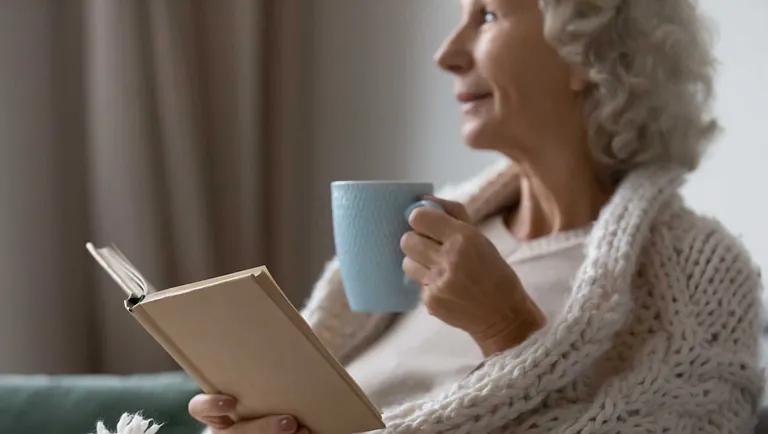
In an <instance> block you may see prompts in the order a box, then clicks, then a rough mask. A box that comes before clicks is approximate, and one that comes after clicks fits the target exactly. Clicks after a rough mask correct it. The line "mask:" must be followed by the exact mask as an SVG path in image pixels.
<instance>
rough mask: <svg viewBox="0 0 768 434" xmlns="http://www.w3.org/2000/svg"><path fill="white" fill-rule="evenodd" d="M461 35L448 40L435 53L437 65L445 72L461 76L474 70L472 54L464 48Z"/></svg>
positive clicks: (455, 35)
mask: <svg viewBox="0 0 768 434" xmlns="http://www.w3.org/2000/svg"><path fill="white" fill-rule="evenodd" d="M460 42H461V40H460V34H454V35H452V36H451V37H450V38H448V39H447V40H446V41H445V42H444V43H443V45H442V46H441V47H440V49H438V50H437V53H435V63H437V65H438V66H439V67H440V68H442V69H443V70H445V71H447V72H450V73H452V74H456V75H461V74H464V73H466V72H467V71H469V70H471V69H472V63H473V61H472V53H471V52H470V50H468V49H467V48H466V47H464V46H463V45H462V44H461V43H460Z"/></svg>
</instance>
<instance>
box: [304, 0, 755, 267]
mask: <svg viewBox="0 0 768 434" xmlns="http://www.w3.org/2000/svg"><path fill="white" fill-rule="evenodd" d="M457 5H458V2H457V0H419V1H412V0H388V1H386V2H380V1H360V0H317V1H316V2H315V3H314V11H313V18H312V27H313V29H312V40H313V41H312V43H313V47H312V49H311V50H310V51H311V52H313V56H314V59H313V61H312V68H311V71H310V72H311V74H310V75H309V78H310V83H309V84H310V87H309V88H310V89H313V94H312V95H311V113H312V122H311V127H310V128H309V129H308V131H307V132H308V134H307V135H306V137H307V138H308V139H311V140H310V142H311V144H312V149H313V154H314V155H312V158H313V164H312V167H313V173H312V174H311V177H312V180H313V186H312V189H313V195H312V197H313V201H312V204H311V209H312V212H313V215H312V217H311V220H312V223H313V227H314V228H315V229H316V230H315V231H313V232H315V234H314V235H313V238H312V240H311V246H312V251H311V253H310V254H311V258H312V262H313V265H314V266H315V267H316V268H317V267H319V266H320V264H321V263H322V261H323V260H325V259H327V258H328V256H329V255H330V254H331V251H332V249H331V230H330V210H329V207H328V202H329V195H328V183H329V182H330V181H331V180H333V179H353V178H365V179H374V178H379V179H382V178H384V179H386V178H404V179H427V180H432V181H434V182H436V183H438V184H440V183H443V182H446V181H449V180H458V179H461V178H463V177H465V176H467V175H469V174H471V173H472V172H474V171H476V170H477V169H479V168H481V167H482V166H483V165H485V164H487V163H488V162H490V161H491V159H492V158H493V157H492V156H491V155H489V154H483V153H478V152H472V151H469V150H468V149H466V148H465V147H464V146H463V145H462V142H461V139H460V136H459V133H458V111H457V107H456V104H455V103H454V100H453V97H452V92H451V81H450V78H449V77H447V76H446V75H444V74H442V73H440V72H439V71H438V70H437V68H436V67H435V66H434V65H433V63H432V56H433V53H434V51H435V50H436V49H437V47H438V46H439V45H440V43H441V41H442V39H443V38H444V36H445V35H447V34H448V33H449V31H450V30H451V28H452V27H453V26H454V24H455V23H456V21H457V19H458V16H459V10H458V6H457ZM704 5H705V7H706V8H707V10H708V11H709V12H710V13H711V14H713V15H714V16H716V17H717V19H718V22H719V25H720V29H721V42H720V43H719V45H718V47H717V49H718V55H719V56H720V57H721V59H722V62H723V63H724V65H723V69H722V71H721V76H720V81H719V82H718V86H719V93H720V98H719V101H718V112H719V114H720V115H721V117H722V121H723V124H724V125H725V127H726V128H727V133H726V134H725V135H724V136H723V137H722V139H721V140H720V143H719V144H718V146H717V147H715V149H714V152H713V153H712V154H711V156H710V158H709V159H708V160H707V162H706V163H705V165H704V167H703V168H702V170H701V171H700V172H698V173H696V174H695V175H694V177H693V179H692V181H691V183H690V184H689V185H688V186H687V187H686V189H685V193H686V195H687V197H688V198H689V199H690V201H691V203H692V204H693V205H694V206H695V207H696V208H698V209H700V210H702V211H704V212H707V213H711V214H714V215H716V216H718V217H720V218H721V219H722V220H723V222H724V223H725V224H726V225H727V226H728V227H729V228H730V229H731V230H732V231H734V232H735V233H737V234H740V235H743V237H744V239H745V241H746V244H747V246H748V247H749V248H750V249H751V250H752V252H753V253H754V255H755V259H756V260H758V261H759V263H761V264H762V265H763V267H765V268H768V203H766V202H765V201H764V197H766V195H764V194H761V193H762V192H763V189H768V167H764V166H763V164H765V163H763V162H768V133H765V132H764V129H763V125H764V124H766V123H768V109H766V108H765V105H766V99H768V84H766V81H768V51H766V50H768V47H766V45H768V30H767V29H768V26H765V25H764V22H766V21H767V20H768V2H766V1H765V0H730V1H728V2H724V1H723V0H705V1H704ZM757 41H763V42H762V43H758V42H757ZM760 52H762V53H763V54H762V58H761V55H760ZM759 186H762V188H759Z"/></svg>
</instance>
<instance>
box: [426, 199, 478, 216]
mask: <svg viewBox="0 0 768 434" xmlns="http://www.w3.org/2000/svg"><path fill="white" fill-rule="evenodd" d="M424 200H429V201H432V202H435V203H436V204H438V205H440V206H441V207H443V210H444V211H445V213H446V214H448V215H449V216H451V217H453V218H455V219H456V220H460V221H462V222H464V223H472V219H471V218H469V213H467V209H466V208H465V207H464V205H463V204H461V203H459V202H455V201H452V200H446V199H440V198H438V197H435V196H430V195H427V196H424Z"/></svg>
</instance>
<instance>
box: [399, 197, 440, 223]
mask: <svg viewBox="0 0 768 434" xmlns="http://www.w3.org/2000/svg"><path fill="white" fill-rule="evenodd" d="M421 207H427V208H432V209H436V210H440V211H443V212H445V210H444V209H443V207H442V206H440V204H439V203H437V202H433V201H431V200H420V201H418V202H416V203H414V204H411V206H409V207H408V208H407V209H406V210H405V220H408V219H409V218H411V213H412V212H414V211H415V210H416V208H421Z"/></svg>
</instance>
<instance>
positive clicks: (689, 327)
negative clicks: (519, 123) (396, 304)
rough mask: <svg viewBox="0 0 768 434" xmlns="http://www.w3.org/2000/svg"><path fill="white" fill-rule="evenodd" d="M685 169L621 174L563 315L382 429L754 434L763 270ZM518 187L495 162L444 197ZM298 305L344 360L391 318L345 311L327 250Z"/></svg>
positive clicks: (474, 205) (508, 168)
mask: <svg viewBox="0 0 768 434" xmlns="http://www.w3.org/2000/svg"><path fill="white" fill-rule="evenodd" d="M684 175H685V171H684V170H682V169H678V168H675V167H666V166H655V167H645V168H641V169H637V170H635V171H634V172H632V173H631V174H629V175H628V176H627V177H626V178H625V179H624V181H623V182H622V184H621V185H620V186H619V188H618V189H617V191H616V192H615V193H614V195H613V197H612V198H611V200H610V201H609V203H608V204H607V205H606V206H605V207H604V208H603V210H602V211H601V214H600V216H599V218H598V220H597V221H596V222H595V224H594V226H593V229H592V232H591V234H590V238H589V240H588V246H587V251H586V257H585V261H584V264H583V265H582V267H581V268H580V270H579V272H578V273H577V276H576V278H575V280H574V284H573V291H572V295H571V297H570V299H569V300H568V302H567V304H566V307H565V310H564V313H563V314H562V315H561V316H560V318H559V319H558V320H557V321H556V322H555V323H553V324H551V326H550V327H547V328H546V329H545V330H542V331H540V332H538V333H535V334H533V335H532V336H531V337H530V338H529V339H527V340H526V341H525V342H523V343H522V344H521V345H519V346H517V347H515V348H512V349H509V350H507V351H506V352H504V353H502V354H498V355H496V356H493V357H491V358H489V359H487V360H486V362H485V363H484V364H483V366H481V367H480V368H478V369H477V370H476V371H474V372H473V373H472V374H471V375H469V376H468V377H467V378H466V379H464V380H463V381H462V382H460V383H458V384H456V385H455V386H454V387H452V388H451V389H450V390H449V391H447V392H445V393H444V394H442V395H440V396H438V397H436V398H433V399H428V400H422V401H418V402H407V403H402V405H401V406H399V407H397V408H394V409H390V410H387V411H385V413H384V419H385V423H386V426H387V428H386V429H384V430H382V431H381V433H380V434H406V433H408V434H410V433H417V432H418V433H457V434H458V433H473V434H474V433H477V434H479V433H589V434H596V433H619V432H620V433H630V432H637V433H641V432H642V433H648V432H658V433H686V432H696V433H699V432H701V433H705V432H706V433H750V432H752V430H753V427H754V422H755V418H756V412H757V407H758V404H759V399H760V394H761V390H762V375H761V372H760V370H759V368H758V335H759V328H760V308H759V306H760V289H761V288H760V287H761V285H760V276H759V273H758V271H757V270H756V268H755V267H754V266H753V264H752V262H751V260H750V257H749V255H748V254H747V252H746V250H745V249H744V248H743V247H742V245H741V244H740V243H739V242H738V241H737V240H736V239H734V237H732V236H731V235H729V234H728V233H727V232H726V230H725V229H724V228H723V227H722V226H721V225H720V224H718V223H717V222H715V221H713V220H710V219H707V218H703V217H700V216H698V215H696V214H695V213H693V212H692V211H690V210H689V209H688V208H686V207H685V205H684V204H683V200H682V198H681V197H680V195H679V193H678V190H679V187H680V186H681V184H682V182H683V178H684ZM518 188H519V174H518V171H517V169H516V168H515V166H514V165H513V164H512V163H510V162H508V161H501V162H500V163H499V164H496V165H493V166H491V167H490V168H489V169H487V170H486V171H484V172H483V173H481V174H480V175H478V176H477V177H475V178H474V179H471V180H469V181H467V182H465V183H463V184H461V185H459V186H457V187H456V188H454V189H449V190H446V191H444V192H442V193H441V194H440V196H442V197H446V198H449V199H454V200H458V201H461V202H463V203H464V204H465V206H466V208H467V211H468V213H469V215H470V217H471V218H472V219H473V220H475V221H480V220H481V219H483V218H484V217H486V216H489V215H492V214H493V213H495V212H497V211H498V210H499V208H500V206H501V204H505V203H507V202H508V201H509V199H510V198H512V197H513V196H514V195H515V194H517V191H518ZM302 313H303V315H304V317H305V318H306V319H307V321H308V322H309V324H310V325H311V326H312V328H313V330H314V331H315V332H316V333H317V335H318V336H319V337H320V339H321V340H322V341H323V342H324V343H325V344H326V345H327V346H328V347H329V349H330V350H331V351H332V352H333V353H334V354H335V355H336V357H337V358H338V359H339V360H340V361H341V362H342V363H344V362H345V361H346V360H349V359H350V358H351V357H353V356H354V355H355V354H356V353H357V352H358V351H360V350H361V349H363V348H365V347H366V345H368V344H370V343H371V342H372V341H373V340H375V339H376V338H377V337H378V336H380V334H381V332H382V331H384V330H385V329H386V327H387V326H388V325H389V324H391V319H392V317H391V316H389V315H385V314H365V313H355V312H351V311H350V309H349V305H348V304H347V300H346V297H345V295H344V291H343V288H342V285H341V279H340V275H339V271H338V263H337V261H336V260H335V259H334V260H332V261H330V262H329V263H328V264H327V265H326V267H325V269H324V272H323V273H322V275H321V278H320V279H319V280H318V282H317V283H316V285H315V287H314V289H313V292H312V295H311V296H310V298H309V300H308V302H307V305H306V307H305V308H304V310H303V312H302ZM597 374H599V375H597ZM161 431H162V430H161Z"/></svg>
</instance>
